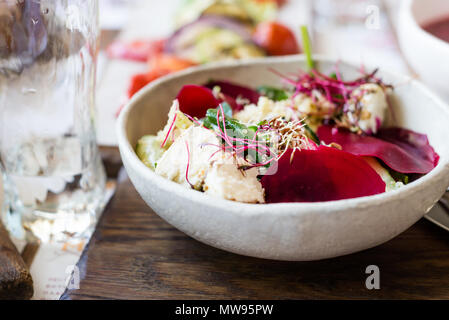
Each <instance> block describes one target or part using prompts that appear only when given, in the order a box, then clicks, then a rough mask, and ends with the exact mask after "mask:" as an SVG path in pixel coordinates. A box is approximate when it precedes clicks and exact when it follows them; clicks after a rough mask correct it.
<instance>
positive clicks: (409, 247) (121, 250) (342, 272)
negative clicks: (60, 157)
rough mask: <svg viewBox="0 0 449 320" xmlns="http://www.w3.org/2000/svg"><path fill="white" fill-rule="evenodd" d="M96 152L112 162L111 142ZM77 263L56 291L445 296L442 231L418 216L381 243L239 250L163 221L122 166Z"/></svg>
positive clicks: (447, 279)
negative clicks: (306, 250)
mask: <svg viewBox="0 0 449 320" xmlns="http://www.w3.org/2000/svg"><path fill="white" fill-rule="evenodd" d="M103 154H104V155H106V158H107V160H108V162H109V163H114V164H113V165H108V168H110V167H113V168H117V161H119V158H118V156H117V154H116V152H114V149H106V152H105V149H103ZM109 172H110V174H114V172H116V170H110V171H109ZM368 265H377V266H378V267H379V268H380V286H381V289H380V290H367V289H366V287H365V280H366V277H367V276H368V275H367V274H365V270H366V267H367V266H368ZM78 267H79V268H80V272H81V278H82V280H81V285H80V290H68V291H66V292H65V294H64V295H63V296H62V299H344V298H354V299H371V298H375V299H377V298H380V299H390V298H391V299H415V298H416V299H449V274H448V270H449V233H448V232H446V231H444V230H442V229H440V228H439V227H437V226H434V225H433V224H431V223H430V222H428V221H426V220H424V219H423V220H421V221H419V222H418V223H417V224H415V225H414V226H413V227H412V228H410V229H409V230H407V231H406V232H404V233H403V234H401V235H400V236H398V237H397V238H395V239H394V240H391V241H390V242H388V243H386V244H384V245H381V246H379V247H377V248H374V249H370V250H366V251H363V252H360V253H357V254H353V255H349V256H345V257H340V258H336V259H330V260H324V261H316V262H279V261H268V260H261V259H255V258H249V257H243V256H238V255H235V254H232V253H228V252H224V251H221V250H218V249H215V248H212V247H209V246H207V245H204V244H202V243H200V242H198V241H196V240H193V239H191V238H189V237H188V236H186V235H185V234H183V233H181V232H180V231H178V230H176V229H175V228H173V227H171V226H170V225H168V224H167V223H166V222H164V221H163V220H162V219H160V218H159V217H158V216H157V215H156V214H155V213H154V212H153V211H152V210H151V209H150V208H149V207H148V206H147V205H146V204H145V203H144V201H143V200H142V199H141V198H140V196H139V195H138V194H137V192H136V191H135V189H134V187H133V186H132V184H131V182H130V181H129V179H128V177H127V175H126V173H125V172H124V170H122V171H121V172H120V174H119V185H118V189H117V193H116V195H115V197H114V198H113V199H112V201H111V203H110V204H109V206H108V208H107V210H106V211H105V212H104V214H103V217H102V219H101V221H100V222H99V225H98V228H97V230H96V232H95V234H94V235H93V238H92V240H91V242H90V244H89V245H88V246H87V247H86V250H85V251H84V253H83V255H82V257H81V260H80V261H79V263H78Z"/></svg>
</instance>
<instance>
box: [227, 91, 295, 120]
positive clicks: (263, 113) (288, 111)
mask: <svg viewBox="0 0 449 320" xmlns="http://www.w3.org/2000/svg"><path fill="white" fill-rule="evenodd" d="M289 102H290V104H291V101H290V100H284V101H273V100H270V99H269V98H267V97H260V98H259V102H258V103H257V105H255V104H250V105H247V106H246V107H245V108H244V109H243V110H242V111H240V112H238V113H236V114H235V115H234V118H235V119H237V120H238V121H240V122H243V123H252V124H257V123H259V122H261V121H262V120H266V119H271V118H275V117H279V116H281V117H284V118H286V119H295V118H297V117H298V116H297V115H296V113H297V112H296V110H295V109H294V108H293V107H290V106H289V105H288V103H289Z"/></svg>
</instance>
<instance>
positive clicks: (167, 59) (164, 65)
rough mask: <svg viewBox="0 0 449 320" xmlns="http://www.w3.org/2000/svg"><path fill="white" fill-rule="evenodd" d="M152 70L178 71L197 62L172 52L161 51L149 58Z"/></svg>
mask: <svg viewBox="0 0 449 320" xmlns="http://www.w3.org/2000/svg"><path fill="white" fill-rule="evenodd" d="M148 66H149V69H150V70H163V71H168V72H176V71H181V70H184V69H187V68H189V67H193V66H195V63H193V62H191V61H189V60H185V59H181V58H178V57H176V56H175V55H172V54H165V53H159V54H156V55H154V56H152V57H150V58H149V59H148Z"/></svg>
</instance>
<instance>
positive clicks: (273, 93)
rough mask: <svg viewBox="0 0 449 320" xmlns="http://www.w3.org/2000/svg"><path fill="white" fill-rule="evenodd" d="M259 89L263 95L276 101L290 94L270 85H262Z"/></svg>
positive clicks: (285, 98) (286, 97) (284, 98)
mask: <svg viewBox="0 0 449 320" xmlns="http://www.w3.org/2000/svg"><path fill="white" fill-rule="evenodd" d="M257 91H258V92H259V93H260V94H261V95H263V96H266V97H268V98H270V99H271V100H274V101H282V100H287V99H288V94H287V93H286V92H285V91H284V90H282V89H278V88H274V87H269V86H260V87H258V88H257Z"/></svg>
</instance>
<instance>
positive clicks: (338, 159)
mask: <svg viewBox="0 0 449 320" xmlns="http://www.w3.org/2000/svg"><path fill="white" fill-rule="evenodd" d="M291 154H292V150H289V151H288V152H287V153H286V154H285V155H284V156H283V157H282V158H281V159H280V160H279V162H278V170H277V172H276V174H274V175H265V176H263V177H262V180H261V183H262V185H263V187H264V188H265V193H266V201H267V203H279V202H319V201H332V200H342V199H350V198H357V197H364V196H370V195H375V194H379V193H383V192H385V182H383V181H382V179H381V177H380V176H379V175H378V174H377V173H376V171H374V169H372V168H371V167H370V166H369V165H368V164H367V163H366V162H365V161H364V160H363V159H362V158H361V157H357V156H354V155H352V154H350V153H348V152H345V151H340V150H337V149H335V148H330V147H325V146H319V147H318V148H317V150H301V151H299V150H297V151H295V154H294V157H293V161H292V162H291V163H290V159H291Z"/></svg>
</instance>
